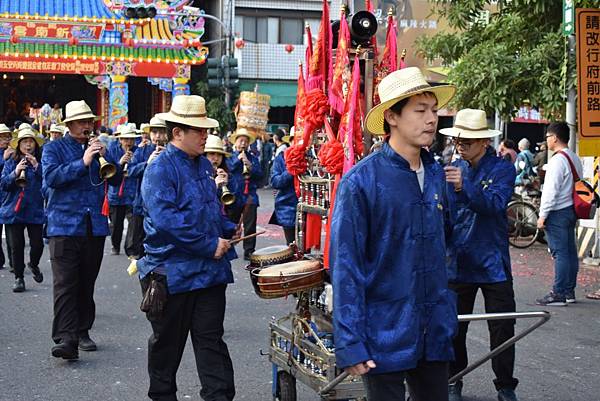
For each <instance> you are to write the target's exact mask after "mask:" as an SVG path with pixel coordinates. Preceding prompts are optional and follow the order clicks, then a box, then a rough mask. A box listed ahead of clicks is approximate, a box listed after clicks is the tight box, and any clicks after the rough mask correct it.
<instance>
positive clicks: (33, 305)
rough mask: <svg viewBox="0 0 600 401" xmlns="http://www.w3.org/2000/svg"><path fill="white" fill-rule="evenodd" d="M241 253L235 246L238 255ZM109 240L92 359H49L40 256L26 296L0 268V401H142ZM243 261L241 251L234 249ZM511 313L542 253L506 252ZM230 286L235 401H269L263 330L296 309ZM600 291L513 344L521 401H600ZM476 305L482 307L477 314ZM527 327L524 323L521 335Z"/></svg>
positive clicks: (189, 393) (136, 351)
mask: <svg viewBox="0 0 600 401" xmlns="http://www.w3.org/2000/svg"><path fill="white" fill-rule="evenodd" d="M260 195H261V207H260V209H259V226H261V227H263V228H265V229H267V234H266V235H263V236H262V237H260V238H259V240H258V246H257V247H258V248H260V247H265V246H269V245H275V244H282V243H283V242H284V240H283V233H282V231H281V229H280V228H279V227H276V226H270V225H267V221H268V219H269V217H270V214H271V211H272V208H273V192H272V191H270V190H262V191H261V193H260ZM239 249H241V246H238V250H239ZM109 251H110V243H109V239H108V238H107V241H106V244H105V257H104V261H103V265H102V269H101V271H100V276H99V278H98V281H97V284H96V297H95V299H96V306H97V318H96V322H95V325H94V328H93V330H92V332H91V336H92V338H93V339H94V340H95V341H96V342H97V343H98V348H99V349H98V351H97V352H93V353H84V352H81V353H80V359H79V360H78V361H76V362H66V361H62V360H57V359H55V358H53V357H52V356H51V355H50V348H51V346H52V341H51V338H50V329H51V322H52V286H51V283H52V273H51V269H50V262H49V255H48V251H47V249H46V251H45V253H44V256H43V258H42V263H41V266H40V267H41V269H42V271H43V273H44V275H45V279H44V282H43V283H41V284H37V283H35V282H34V281H33V279H32V277H31V274H28V275H26V277H25V280H26V286H27V291H26V292H25V293H22V294H14V293H12V291H11V287H12V284H13V281H14V278H13V276H12V275H11V274H9V272H8V270H0V400H1V401H17V400H28V401H29V400H43V401H63V400H78V401H99V400H110V401H142V400H146V399H147V398H146V391H147V386H148V376H147V372H146V345H147V339H148V337H149V335H150V332H151V330H150V325H149V323H148V322H147V321H146V319H145V316H144V315H143V314H142V313H141V312H140V311H139V303H140V300H141V293H140V288H139V283H138V280H137V279H136V278H132V277H129V276H128V275H127V273H126V268H127V265H128V260H127V258H126V257H125V256H123V255H120V256H110V255H109ZM238 253H241V251H238ZM511 253H512V262H513V271H514V276H515V290H516V297H517V309H518V310H519V311H537V310H542V308H540V307H537V306H535V305H534V300H535V298H536V297H539V296H542V295H543V294H544V293H545V292H546V291H547V290H548V289H549V288H550V285H551V282H552V277H553V273H552V262H551V259H550V256H549V254H548V252H547V251H546V249H545V248H544V246H543V245H535V246H534V247H532V248H530V249H527V250H516V249H513V250H511ZM233 265H234V266H233V270H234V275H235V283H234V284H232V285H230V286H229V288H228V291H227V295H228V299H227V302H228V305H227V314H226V320H225V341H226V342H227V344H228V346H229V350H230V353H231V357H232V360H233V364H234V369H235V380H236V389H237V396H236V399H238V400H249V401H268V400H271V399H272V396H271V381H272V377H271V374H272V373H271V364H270V362H269V360H268V357H267V356H264V355H262V354H261V351H263V352H266V351H267V350H268V342H269V336H268V334H269V332H268V324H269V321H270V320H271V319H272V317H280V316H283V315H284V314H286V313H287V312H288V311H290V310H292V309H293V302H292V299H291V298H290V299H287V300H286V299H276V300H263V299H260V298H258V297H257V296H256V295H255V294H254V292H253V289H252V285H251V282H250V279H249V275H248V273H247V272H246V271H245V270H244V269H243V266H244V261H243V260H239V259H238V260H236V261H235V262H234V264H233ZM598 286H600V271H599V270H596V269H588V268H582V269H581V273H580V276H579V286H578V289H577V297H578V301H579V302H578V303H576V304H573V305H570V306H568V307H565V308H556V307H555V308H546V309H547V310H549V311H550V312H551V313H552V319H551V320H550V321H549V322H548V323H547V324H546V325H544V326H542V327H541V328H540V329H538V330H537V331H535V332H534V333H533V334H531V335H530V336H528V337H526V338H525V339H523V340H521V341H520V342H519V343H518V344H517V366H516V373H515V376H516V377H517V378H519V379H520V381H521V384H520V385H519V387H518V389H517V390H518V395H519V396H520V399H521V400H527V401H598V400H600V335H599V334H600V301H591V300H587V299H585V298H584V294H585V292H588V291H592V290H594V289H596V288H597V287H598ZM480 301H481V300H480V299H479V300H478V309H479V311H481V302H480ZM529 324H531V321H520V322H519V323H518V328H523V327H526V326H527V325H529ZM469 348H470V351H471V356H472V358H473V359H474V358H475V357H478V356H481V355H483V354H485V353H486V352H487V349H488V348H489V346H488V340H487V329H486V325H485V323H483V322H476V323H472V324H471V329H470V331H469ZM492 379H493V374H492V371H491V367H490V364H489V363H488V364H486V365H484V366H483V367H481V368H479V369H477V370H475V371H474V372H473V373H471V374H470V375H468V376H467V377H466V378H465V388H464V390H463V394H464V398H465V400H466V401H494V400H496V392H495V390H494V387H493V384H492ZM178 387H179V392H178V397H179V399H180V400H198V401H199V400H201V399H200V396H199V391H200V384H199V381H198V377H197V374H196V368H195V362H194V358H193V352H192V349H191V344H190V343H189V342H188V349H186V352H185V355H184V358H183V361H182V364H181V366H180V369H179V374H178ZM297 388H298V400H299V401H317V400H319V397H317V395H316V394H315V392H314V391H313V390H311V389H309V388H308V387H306V386H304V385H302V384H298V386H297Z"/></svg>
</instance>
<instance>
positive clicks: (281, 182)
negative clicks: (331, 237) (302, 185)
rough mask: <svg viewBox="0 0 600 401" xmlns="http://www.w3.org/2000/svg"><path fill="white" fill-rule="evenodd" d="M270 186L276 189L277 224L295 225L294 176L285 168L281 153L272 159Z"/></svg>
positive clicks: (283, 225) (295, 197)
mask: <svg viewBox="0 0 600 401" xmlns="http://www.w3.org/2000/svg"><path fill="white" fill-rule="evenodd" d="M271 186H272V187H273V188H275V189H276V190H277V195H275V217H276V218H277V224H279V225H280V226H282V227H295V226H296V205H297V204H298V197H297V196H296V190H295V188H294V176H293V175H291V174H290V173H288V171H287V170H286V168H285V159H284V157H283V153H280V154H279V155H277V157H276V158H275V160H274V161H273V167H272V169H271Z"/></svg>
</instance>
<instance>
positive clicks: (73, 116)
mask: <svg viewBox="0 0 600 401" xmlns="http://www.w3.org/2000/svg"><path fill="white" fill-rule="evenodd" d="M90 118H91V119H94V120H99V119H100V117H98V116H96V115H95V114H94V113H92V109H90V106H88V104H87V103H86V102H85V100H74V101H72V102H69V103H67V105H66V106H65V119H64V120H63V121H62V122H63V123H68V122H71V121H76V120H89V119H90Z"/></svg>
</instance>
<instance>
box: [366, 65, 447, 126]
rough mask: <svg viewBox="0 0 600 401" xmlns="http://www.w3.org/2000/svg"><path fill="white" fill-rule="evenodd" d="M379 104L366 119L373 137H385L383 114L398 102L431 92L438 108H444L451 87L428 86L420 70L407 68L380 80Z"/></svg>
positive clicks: (378, 88)
mask: <svg viewBox="0 0 600 401" xmlns="http://www.w3.org/2000/svg"><path fill="white" fill-rule="evenodd" d="M377 90H378V92H379V98H380V99H381V103H380V104H378V105H377V106H375V107H373V108H372V109H371V111H369V114H367V118H366V127H367V129H368V130H369V131H370V132H371V133H372V134H373V135H385V131H384V130H383V122H384V117H383V112H384V111H386V110H388V109H389V108H390V107H392V106H393V105H395V104H396V103H398V102H399V101H400V100H402V99H405V98H407V97H411V96H414V95H418V94H421V93H424V92H432V93H433V94H434V95H435V97H436V98H437V101H438V107H440V108H441V107H444V106H445V105H446V104H447V103H448V102H449V101H450V99H452V97H453V96H454V93H455V92H456V88H455V87H454V86H453V85H445V84H442V85H430V84H429V83H428V82H427V80H425V76H423V73H422V72H421V70H420V69H419V68H417V67H408V68H403V69H401V70H397V71H394V72H392V73H391V74H389V75H388V76H386V77H385V78H383V79H382V80H381V82H380V83H379V85H378V86H377Z"/></svg>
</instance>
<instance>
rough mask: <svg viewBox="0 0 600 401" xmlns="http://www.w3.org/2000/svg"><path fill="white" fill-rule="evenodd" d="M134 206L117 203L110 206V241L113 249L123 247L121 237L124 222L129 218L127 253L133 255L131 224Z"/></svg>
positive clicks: (126, 241) (126, 242)
mask: <svg viewBox="0 0 600 401" xmlns="http://www.w3.org/2000/svg"><path fill="white" fill-rule="evenodd" d="M132 215H133V212H132V208H131V206H129V205H115V206H111V207H110V216H109V217H110V242H111V244H112V247H113V249H116V250H117V251H118V250H120V249H121V239H122V238H123V225H124V224H123V223H124V222H125V219H127V223H128V224H127V235H126V236H125V254H126V255H127V256H131V255H133V244H132V242H131V241H132V240H133V235H132V234H131V233H130V232H131V230H132V229H133V227H132V224H131V216H132Z"/></svg>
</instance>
